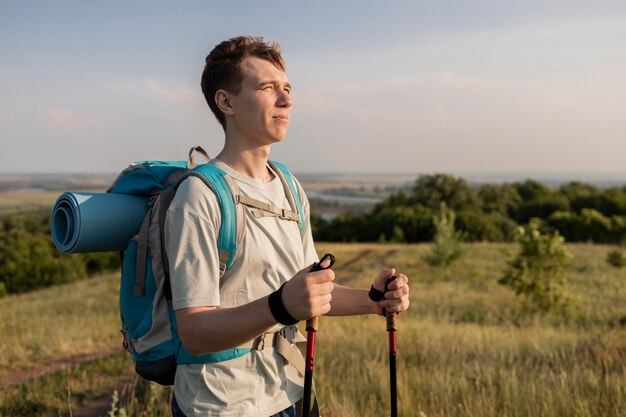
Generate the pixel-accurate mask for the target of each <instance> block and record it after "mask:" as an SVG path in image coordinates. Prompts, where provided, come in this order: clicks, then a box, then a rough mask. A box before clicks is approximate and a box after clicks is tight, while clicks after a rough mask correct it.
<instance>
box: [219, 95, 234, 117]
mask: <svg viewBox="0 0 626 417" xmlns="http://www.w3.org/2000/svg"><path fill="white" fill-rule="evenodd" d="M215 104H217V107H219V109H220V110H221V111H222V113H224V115H225V116H232V115H233V114H235V109H234V108H233V103H232V102H231V94H230V93H229V92H228V91H226V90H217V91H216V92H215Z"/></svg>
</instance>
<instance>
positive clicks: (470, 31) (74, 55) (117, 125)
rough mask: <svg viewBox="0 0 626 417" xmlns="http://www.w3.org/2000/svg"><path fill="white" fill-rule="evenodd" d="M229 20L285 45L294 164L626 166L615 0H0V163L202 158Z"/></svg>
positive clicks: (305, 167)
mask: <svg viewBox="0 0 626 417" xmlns="http://www.w3.org/2000/svg"><path fill="white" fill-rule="evenodd" d="M238 35H253V36H263V37H265V38H266V39H269V40H272V41H276V42H278V43H280V45H281V47H282V50H283V54H284V57H285V60H286V62H287V76H288V77H289V80H290V82H291V84H292V86H293V90H292V100H293V109H292V122H291V126H290V129H289V133H288V135H287V138H286V140H285V141H284V142H283V143H279V144H276V145H274V146H273V148H272V153H271V157H272V159H275V160H278V161H281V162H284V163H285V164H287V165H288V166H289V167H290V168H291V170H293V171H295V172H303V173H304V172H306V173H324V172H332V173H430V172H448V173H464V172H465V173H467V172H483V173H497V172H525V173H539V172H542V173H574V174H575V173H585V174H594V173H595V174H605V175H609V176H611V175H613V176H615V177H616V179H619V178H621V179H624V178H626V165H625V162H624V161H625V160H626V117H625V116H624V113H626V2H624V1H623V0H619V1H603V0H582V1H576V0H568V1H566V0H527V1H521V0H467V1H461V0H440V1H423V0H418V1H388V2H382V1H380V0H377V1H370V0H360V1H355V0H348V1H315V2H299V1H270V0H266V1H237V0H234V1H191V0H189V1H173V0H172V1H170V0H134V1H130V0H128V1H100V2H96V1H79V0H76V1H64V0H59V1H29V0H15V1H12V0H0V173H61V172H64V173H65V172H86V173H92V172H93V173H97V172H107V173H108V172H117V171H119V170H121V169H123V168H124V167H125V166H127V165H128V164H129V163H131V162H134V161H139V160H149V159H155V160H172V159H173V160H176V159H184V158H185V157H186V153H187V150H188V149H189V148H190V147H191V146H194V145H202V146H204V147H205V149H207V150H208V151H209V153H210V154H211V155H216V154H217V153H218V152H219V151H220V150H221V147H222V145H223V131H222V129H221V127H220V125H219V124H218V123H217V122H216V120H215V118H214V117H213V115H212V114H211V113H210V110H209V108H208V106H207V104H206V102H205V101H204V97H203V96H202V94H201V90H200V75H201V73H202V69H203V65H204V58H205V56H206V55H207V54H208V53H209V52H210V50H211V49H212V48H213V46H215V45H216V44H217V43H219V42H220V41H222V40H225V39H228V38H230V37H233V36H238ZM617 177H619V178H617Z"/></svg>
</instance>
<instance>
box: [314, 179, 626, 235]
mask: <svg viewBox="0 0 626 417" xmlns="http://www.w3.org/2000/svg"><path fill="white" fill-rule="evenodd" d="M442 203H443V204H445V205H446V207H447V208H448V209H451V210H453V211H454V212H455V214H456V220H455V227H456V229H457V230H459V231H461V232H462V234H463V237H464V239H465V240H466V241H493V242H500V241H511V240H512V239H513V237H514V234H515V230H516V229H517V227H518V226H520V225H525V224H527V223H528V222H529V221H530V220H531V219H533V218H537V219H539V221H540V225H541V228H542V229H543V230H545V231H554V230H558V231H559V232H560V234H561V235H562V236H563V237H564V238H565V239H566V240H567V241H570V242H595V243H616V244H621V243H626V186H624V187H611V188H606V189H599V188H597V187H595V186H592V185H589V184H585V183H582V182H578V181H574V182H569V183H567V184H564V185H562V186H561V187H559V188H552V187H548V186H546V185H543V184H541V183H539V182H537V181H534V180H526V181H523V182H515V183H509V184H487V185H482V186H480V187H477V188H475V187H473V186H471V185H470V184H469V183H468V182H467V181H466V180H464V179H463V178H459V177H454V176H451V175H447V174H435V175H421V176H420V177H418V178H417V180H416V181H415V184H414V186H413V188H412V189H411V190H410V191H400V192H397V193H395V194H392V195H391V196H389V197H388V198H387V199H385V200H384V201H382V202H381V203H379V204H377V205H376V206H375V207H374V208H373V209H372V211H371V212H369V213H366V214H344V215H339V216H337V217H336V218H334V219H333V220H331V221H326V220H324V219H323V218H321V217H320V216H312V227H313V233H314V236H315V238H316V240H320V241H327V242H353V241H354V242H372V241H379V242H382V241H386V242H429V241H432V239H433V236H434V230H435V228H434V224H433V218H434V217H435V215H436V214H437V213H439V211H440V210H441V204H442Z"/></svg>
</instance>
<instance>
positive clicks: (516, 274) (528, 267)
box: [498, 220, 572, 312]
mask: <svg viewBox="0 0 626 417" xmlns="http://www.w3.org/2000/svg"><path fill="white" fill-rule="evenodd" d="M516 240H517V242H518V243H519V245H520V252H519V254H518V255H517V257H516V258H515V259H513V260H512V261H510V262H509V265H508V268H507V270H506V272H505V274H504V276H503V277H502V278H500V280H499V281H498V282H499V283H500V284H502V285H506V286H508V287H509V288H511V289H512V290H513V291H515V294H516V295H518V296H519V297H520V298H521V299H522V305H523V306H524V307H525V308H527V309H528V310H530V311H542V312H547V311H551V310H561V311H563V310H564V309H565V307H567V305H568V303H569V302H570V300H569V298H568V297H567V296H566V294H565V285H566V274H565V272H566V270H567V267H568V266H569V264H570V260H571V257H572V255H571V254H570V253H569V252H568V251H567V249H566V248H565V246H564V245H563V243H564V239H563V237H562V236H560V235H559V234H558V232H555V233H552V234H542V233H541V232H540V231H539V222H538V221H535V220H533V221H531V222H530V224H529V225H528V227H527V228H524V227H520V228H519V231H518V235H517V239H516Z"/></svg>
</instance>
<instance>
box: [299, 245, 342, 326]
mask: <svg viewBox="0 0 626 417" xmlns="http://www.w3.org/2000/svg"><path fill="white" fill-rule="evenodd" d="M324 263H328V265H324V266H322V265H323V264H324ZM334 264H335V256H334V255H332V254H330V253H327V254H326V255H324V256H322V259H320V261H319V262H315V263H314V264H313V266H312V267H311V270H310V272H315V271H321V270H323V269H329V268H332V266H333V265H334ZM318 327H319V317H313V318H311V319H309V320H307V321H306V329H305V330H306V331H307V332H308V331H312V332H316V331H317V329H318Z"/></svg>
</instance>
